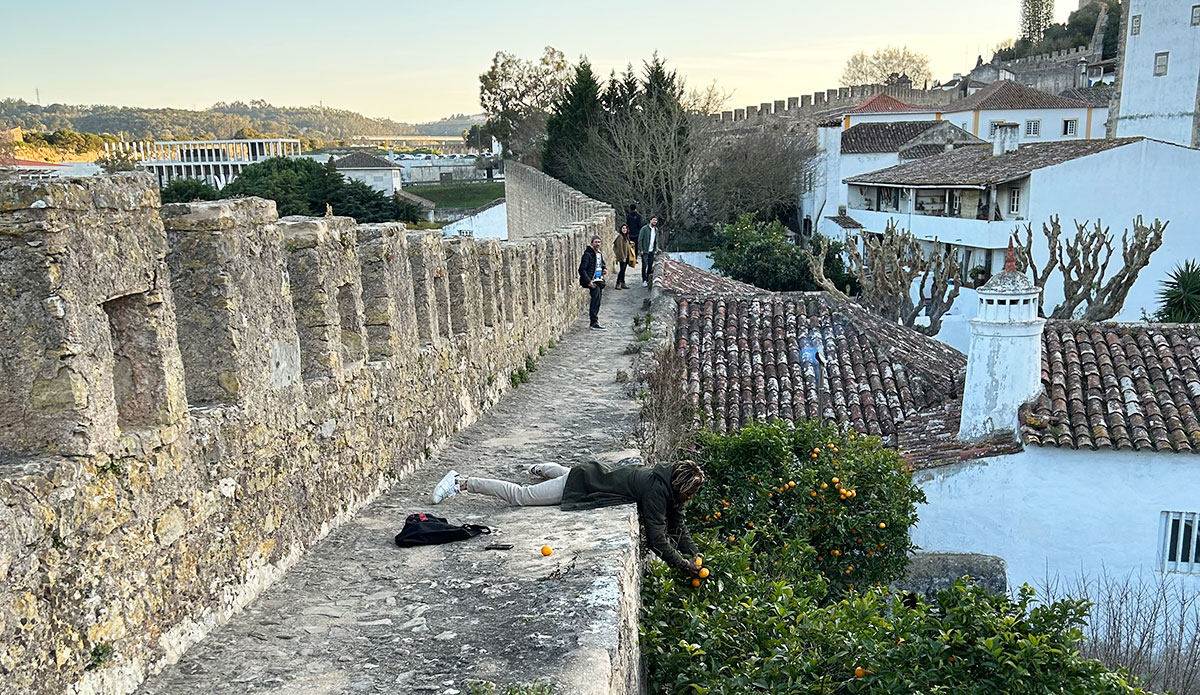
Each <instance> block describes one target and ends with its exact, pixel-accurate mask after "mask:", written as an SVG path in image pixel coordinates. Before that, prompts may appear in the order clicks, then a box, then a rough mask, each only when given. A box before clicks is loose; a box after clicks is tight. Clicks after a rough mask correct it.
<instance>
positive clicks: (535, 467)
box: [525, 463, 544, 478]
mask: <svg viewBox="0 0 1200 695" xmlns="http://www.w3.org/2000/svg"><path fill="white" fill-rule="evenodd" d="M525 470H526V471H527V472H528V473H529V475H536V476H537V477H539V478H541V477H544V476H542V464H540V463H531V464H529V465H528V466H526V467H525Z"/></svg>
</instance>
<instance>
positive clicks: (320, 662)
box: [138, 283, 647, 695]
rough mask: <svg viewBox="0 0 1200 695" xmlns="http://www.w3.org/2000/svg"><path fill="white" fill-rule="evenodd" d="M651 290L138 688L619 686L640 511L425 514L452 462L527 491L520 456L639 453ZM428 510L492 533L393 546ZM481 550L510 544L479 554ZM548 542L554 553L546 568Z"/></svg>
mask: <svg viewBox="0 0 1200 695" xmlns="http://www.w3.org/2000/svg"><path fill="white" fill-rule="evenodd" d="M639 284H640V283H639ZM577 291H582V290H577ZM646 296H647V291H646V290H645V289H643V288H641V287H640V286H635V287H634V289H631V290H627V291H616V290H609V291H607V292H606V293H605V306H604V308H603V309H602V311H601V321H602V322H603V323H605V324H606V325H607V326H608V328H609V330H607V331H592V330H590V329H589V328H588V326H587V319H586V315H585V316H584V317H582V318H581V319H580V320H578V321H576V322H575V324H574V325H573V327H572V328H571V330H570V331H568V333H567V334H566V335H565V336H564V338H563V340H562V341H561V343H559V344H558V345H557V346H556V347H555V348H553V349H551V350H549V351H548V352H547V353H546V355H545V356H544V357H543V358H542V359H541V360H540V362H539V368H538V370H537V371H536V372H534V373H533V374H532V375H531V377H532V380H531V382H530V383H528V384H523V385H521V386H520V387H519V388H517V389H515V390H514V391H511V392H509V393H508V394H506V395H505V397H504V398H503V399H501V401H500V403H499V404H497V406H496V407H495V408H494V409H493V410H491V411H490V412H488V413H486V414H485V415H484V416H483V417H482V418H480V420H479V421H478V422H476V423H475V424H473V425H472V426H470V427H468V428H466V429H464V430H463V431H461V432H459V433H458V434H456V435H455V436H454V437H452V438H451V439H450V441H449V442H448V443H447V444H446V446H445V448H444V449H443V450H442V451H441V452H440V453H439V454H437V455H436V456H435V457H434V458H433V459H431V460H429V461H426V462H425V463H424V464H423V465H422V466H421V467H420V468H419V469H418V470H417V471H416V472H415V473H413V474H412V475H411V476H409V477H408V478H406V479H404V480H402V481H400V482H399V483H397V484H396V485H395V486H393V487H392V488H391V489H390V490H389V491H388V492H386V493H384V495H383V496H382V497H381V498H380V499H379V500H377V501H375V502H374V503H372V504H371V505H369V506H368V507H367V508H365V509H364V510H363V511H362V512H361V513H360V514H359V515H358V516H357V517H356V518H355V519H353V520H352V521H350V522H348V523H346V524H344V525H343V526H341V527H339V528H337V529H335V530H334V531H333V532H332V533H330V534H329V536H328V537H327V538H325V539H324V540H322V541H321V542H320V543H318V544H317V545H316V546H315V547H314V548H313V549H312V550H310V551H309V552H308V553H307V555H306V556H305V557H304V559H302V560H301V561H300V563H299V564H298V565H296V567H294V568H293V569H292V570H291V571H289V572H288V573H287V574H286V575H285V576H284V577H283V579H281V580H280V581H279V582H278V583H277V584H276V585H275V586H273V587H271V588H270V589H269V590H267V591H266V592H265V593H264V594H263V595H262V596H261V597H260V598H259V599H258V600H257V601H255V602H254V603H252V604H251V605H250V606H249V607H248V608H247V609H246V610H245V611H244V612H243V613H242V614H240V615H238V616H236V617H235V618H234V619H233V620H231V621H230V622H229V623H227V624H226V625H224V626H223V627H221V628H219V629H217V630H215V631H213V632H212V633H211V634H209V635H208V636H207V637H206V638H205V639H204V640H202V641H201V642H200V643H199V644H197V645H196V646H194V647H193V648H192V649H191V650H189V651H188V652H187V653H186V654H185V655H184V657H183V659H181V660H180V662H179V663H178V664H175V665H173V666H170V667H168V668H167V669H165V670H164V671H163V672H162V673H160V674H158V675H157V676H152V677H151V678H150V679H148V680H147V681H146V682H145V683H144V684H143V686H142V687H141V689H140V690H139V691H138V692H139V693H140V694H141V695H185V694H186V695H208V694H209V693H214V694H215V693H220V694H222V695H227V694H235V693H266V694H271V695H284V694H285V693H286V694H289V695H290V694H292V693H296V694H303V695H316V694H322V695H324V694H334V693H396V694H402V693H413V694H420V693H439V694H447V695H450V694H452V693H455V692H462V693H466V692H468V689H467V688H466V687H465V683H466V681H467V680H469V679H482V680H488V681H494V682H496V683H499V684H507V683H532V682H551V683H555V684H556V685H557V686H558V690H557V691H556V692H559V693H569V694H571V695H576V694H580V693H618V692H624V687H623V686H624V682H620V681H619V678H620V675H621V674H620V671H622V670H623V669H626V668H627V665H624V664H622V663H621V661H622V660H623V659H626V658H628V657H629V653H630V652H629V649H630V645H629V644H627V643H622V641H623V640H627V637H628V636H629V635H630V634H636V624H635V622H634V621H636V619H637V616H636V606H637V602H636V600H634V601H622V600H621V598H620V597H621V594H622V591H625V592H626V593H629V592H630V591H633V592H636V590H637V579H636V577H637V569H636V567H637V562H638V557H637V556H638V529H637V519H636V515H635V514H634V512H633V507H632V506H623V507H616V508H610V509H606V510H594V511H588V512H569V513H568V512H563V511H561V510H559V509H558V508H557V507H551V508H524V509H510V508H506V507H503V506H501V504H500V503H499V502H497V501H495V500H492V499H491V498H487V497H482V496H475V495H460V496H458V497H456V498H453V499H451V500H449V501H447V502H445V503H443V504H442V505H439V506H437V507H433V506H431V505H430V504H429V502H428V496H429V491H430V490H431V489H432V487H433V485H434V483H436V482H437V480H438V479H439V478H441V476H442V474H443V473H444V472H445V471H446V469H448V468H455V469H457V470H458V471H460V472H462V473H465V474H470V475H488V476H493V477H501V478H507V479H510V480H514V481H522V482H535V481H534V480H533V479H532V478H531V477H530V476H529V475H528V474H527V473H525V467H526V465H527V464H528V463H530V462H535V461H557V462H560V463H564V464H566V465H570V464H573V463H577V462H581V461H585V460H588V459H589V458H599V459H605V460H613V459H619V458H623V457H626V456H636V455H638V452H637V451H636V445H635V443H634V441H633V429H634V426H635V424H636V419H637V402H636V400H634V399H633V398H630V397H629V396H628V395H627V394H626V385H625V384H619V383H616V381H615V376H616V373H617V371H618V370H625V371H626V372H630V371H631V363H632V357H631V356H628V355H625V354H623V352H624V349H625V347H626V346H627V345H628V344H629V343H630V342H633V340H634V338H633V334H632V332H631V331H630V326H631V322H632V319H633V316H634V315H635V313H637V312H638V311H639V310H640V309H641V305H642V300H643V298H645V297H646ZM421 511H432V512H435V513H436V514H437V515H439V516H445V517H447V518H448V519H449V520H450V521H451V522H452V523H479V524H487V525H489V526H492V527H494V528H495V529H496V533H495V534H493V535H492V536H490V537H489V536H480V537H477V538H474V539H471V540H468V541H464V542H461V543H452V544H449V545H444V546H433V547H422V548H410V549H399V548H397V547H396V546H395V545H394V543H393V540H392V539H393V537H394V536H395V534H396V533H397V532H398V531H399V530H400V528H401V526H402V525H403V523H404V518H405V516H406V515H408V514H410V513H413V512H421ZM489 542H503V543H511V544H513V549H512V550H509V551H488V550H485V549H484V546H486V545H487V544H488V543H489ZM547 544H548V545H550V546H552V547H553V548H554V553H553V555H551V556H549V557H543V556H542V555H541V553H540V552H539V550H540V548H541V546H542V545H547ZM631 603H632V606H630V605H629V604H631ZM631 611H632V612H633V614H630V613H631ZM631 630H632V632H631ZM622 633H623V634H624V636H623V634H622ZM634 654H636V653H634Z"/></svg>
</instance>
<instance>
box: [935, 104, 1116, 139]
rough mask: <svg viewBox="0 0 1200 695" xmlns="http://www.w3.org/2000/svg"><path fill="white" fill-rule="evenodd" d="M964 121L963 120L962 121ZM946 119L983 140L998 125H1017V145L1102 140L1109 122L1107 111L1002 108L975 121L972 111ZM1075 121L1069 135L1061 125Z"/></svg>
mask: <svg viewBox="0 0 1200 695" xmlns="http://www.w3.org/2000/svg"><path fill="white" fill-rule="evenodd" d="M964 118H965V119H966V120H964ZM946 120H949V121H950V122H952V123H955V124H957V125H959V126H961V127H962V129H963V130H965V131H967V132H969V133H972V134H974V135H977V136H979V137H981V138H983V139H985V140H993V139H995V136H996V126H997V125H999V124H1000V123H1016V124H1017V125H1018V126H1019V128H1018V130H1017V136H1018V137H1017V141H1018V142H1022V143H1024V142H1053V141H1055V140H1082V139H1086V140H1091V139H1097V138H1103V137H1104V135H1105V129H1106V127H1107V122H1108V109H1107V108H1077V109H1004V110H994V111H980V112H979V119H978V122H976V120H975V115H974V112H970V113H966V114H964V113H947V114H946ZM1067 121H1074V122H1075V126H1074V128H1073V130H1072V132H1071V133H1069V134H1068V133H1067V129H1066V127H1065V126H1064V125H1063V123H1065V122H1067Z"/></svg>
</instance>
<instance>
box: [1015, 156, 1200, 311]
mask: <svg viewBox="0 0 1200 695" xmlns="http://www.w3.org/2000/svg"><path fill="white" fill-rule="evenodd" d="M1197 176H1200V150H1194V149H1190V148H1186V147H1180V146H1178V145H1171V144H1167V143H1162V142H1157V141H1154V140H1144V141H1141V142H1135V143H1133V144H1130V145H1125V146H1123V147H1116V148H1113V149H1110V150H1107V151H1104V152H1100V153H1097V154H1094V155H1090V156H1088V157H1082V158H1080V159H1076V160H1073V161H1070V162H1066V163H1064V164H1059V165H1057V166H1053V167H1047V168H1045V169H1038V170H1037V171H1034V172H1033V174H1032V176H1031V185H1030V192H1029V201H1030V207H1029V215H1028V218H1029V220H1030V222H1032V224H1033V227H1034V230H1035V232H1039V231H1040V229H1041V225H1042V222H1043V221H1048V220H1049V219H1050V217H1051V216H1052V215H1054V214H1058V215H1059V216H1060V217H1061V220H1062V226H1063V236H1064V237H1066V236H1067V235H1068V234H1071V235H1073V234H1074V233H1075V225H1074V224H1073V222H1072V220H1076V219H1078V220H1080V221H1081V222H1082V221H1084V220H1092V221H1095V220H1096V219H1097V218H1098V219H1100V220H1102V221H1103V222H1104V224H1106V225H1109V226H1110V227H1111V229H1110V231H1111V233H1112V234H1114V236H1115V239H1114V241H1113V245H1114V247H1115V250H1114V257H1113V261H1112V263H1111V264H1110V266H1109V276H1110V277H1111V275H1112V273H1113V272H1115V271H1116V270H1117V269H1119V268H1120V263H1121V233H1122V232H1123V231H1124V230H1125V229H1126V228H1132V223H1133V219H1134V217H1135V216H1137V215H1142V216H1143V218H1144V219H1145V221H1146V222H1151V221H1153V220H1154V218H1155V217H1157V218H1159V219H1162V220H1170V225H1169V226H1168V227H1167V231H1166V233H1165V234H1164V236H1163V245H1162V248H1160V249H1159V250H1158V251H1156V252H1155V253H1154V255H1153V256H1151V257H1150V265H1149V266H1147V267H1146V268H1145V269H1144V270H1143V271H1142V273H1141V275H1139V276H1138V280H1137V283H1135V284H1134V286H1133V289H1132V290H1131V291H1130V293H1129V297H1128V299H1127V300H1126V302H1125V306H1124V309H1123V310H1122V311H1121V313H1120V314H1118V315H1117V317H1116V318H1117V320H1123V321H1136V320H1140V318H1141V312H1142V309H1145V310H1146V312H1147V313H1153V312H1154V311H1155V310H1157V308H1158V298H1157V292H1158V289H1159V282H1160V281H1162V280H1163V279H1165V278H1166V276H1167V274H1168V273H1169V272H1170V271H1171V270H1172V269H1173V268H1174V267H1175V266H1176V265H1177V264H1179V263H1180V262H1181V261H1183V260H1184V259H1189V258H1191V259H1198V260H1200V232H1198V231H1197V230H1198V229H1200V195H1197V193H1196V191H1197V190H1200V189H1198V185H1200V184H1198V183H1197ZM1039 242H1041V243H1039ZM1047 256H1048V253H1047V251H1046V248H1045V245H1044V242H1043V241H1041V240H1039V239H1037V238H1035V243H1034V258H1035V259H1037V261H1038V264H1039V267H1040V265H1041V264H1042V263H1044V262H1045V259H1046V258H1047ZM1061 299H1062V282H1061V277H1060V276H1056V277H1055V278H1054V279H1053V280H1052V281H1051V282H1049V283H1048V287H1047V288H1046V304H1047V306H1053V305H1054V304H1057V303H1058V302H1059V301H1060V300H1061Z"/></svg>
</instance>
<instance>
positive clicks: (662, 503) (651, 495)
mask: <svg viewBox="0 0 1200 695" xmlns="http://www.w3.org/2000/svg"><path fill="white" fill-rule="evenodd" d="M631 502H636V503H637V506H638V516H640V517H641V518H642V524H643V525H645V527H646V541H647V542H648V543H649V544H650V549H651V550H653V551H654V552H655V553H657V554H658V556H659V557H661V558H662V559H663V561H664V562H666V563H667V564H668V565H671V566H672V567H679V568H683V567H686V566H687V564H688V562H689V561H690V559H691V558H693V557H695V556H696V545H695V544H694V543H692V537H691V536H690V535H688V531H687V525H686V523H685V521H684V513H683V504H681V503H680V502H678V501H676V499H675V490H674V488H672V487H671V466H669V465H662V466H616V465H614V464H607V463H597V462H594V461H593V462H591V463H584V464H581V465H578V466H575V467H574V468H572V469H571V472H570V473H569V474H568V475H567V484H566V486H565V487H564V488H563V498H562V505H561V506H562V508H563V509H567V510H572V509H595V508H597V507H610V506H613V505H617V504H629V503H631Z"/></svg>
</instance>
